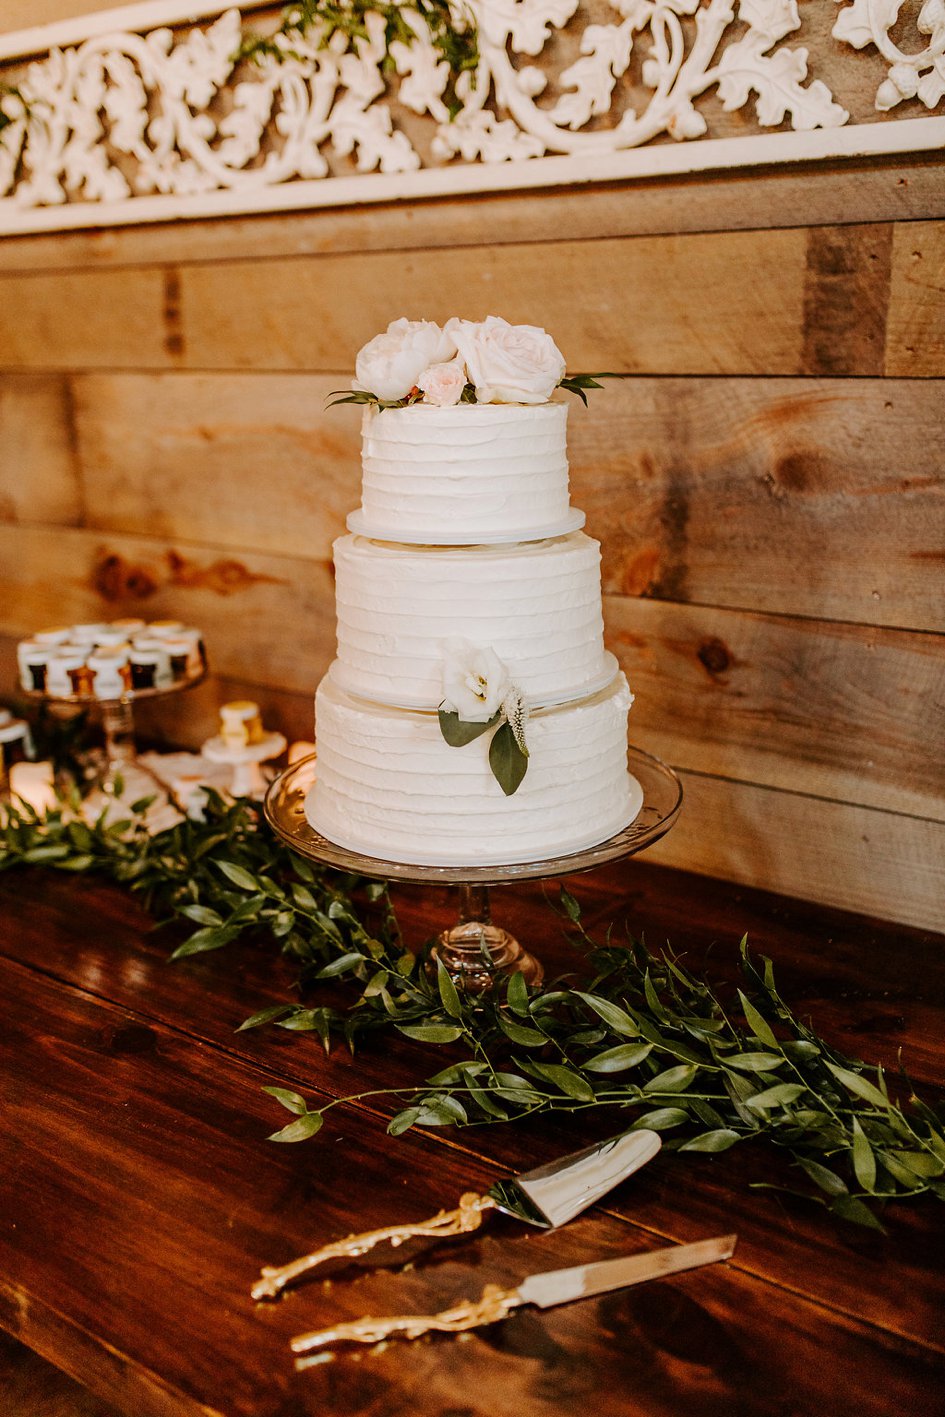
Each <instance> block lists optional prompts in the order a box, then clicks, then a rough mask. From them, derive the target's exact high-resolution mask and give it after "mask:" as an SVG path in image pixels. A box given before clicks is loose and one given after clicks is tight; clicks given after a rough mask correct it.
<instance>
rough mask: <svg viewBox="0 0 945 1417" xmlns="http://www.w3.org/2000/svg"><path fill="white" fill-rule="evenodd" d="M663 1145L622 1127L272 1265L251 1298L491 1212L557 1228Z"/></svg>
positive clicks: (457, 1229)
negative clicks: (449, 1203) (397, 1221)
mask: <svg viewBox="0 0 945 1417" xmlns="http://www.w3.org/2000/svg"><path fill="white" fill-rule="evenodd" d="M659 1149H660V1138H659V1135H658V1133H657V1132H652V1131H649V1130H647V1129H646V1128H639V1129H637V1130H635V1131H634V1130H631V1131H628V1132H622V1133H621V1134H620V1135H619V1136H616V1137H610V1138H609V1139H608V1140H607V1141H601V1142H597V1143H596V1144H595V1145H594V1146H588V1147H584V1148H583V1149H582V1150H581V1151H574V1152H572V1153H571V1154H570V1155H569V1156H562V1157H560V1158H559V1160H557V1161H552V1162H551V1163H550V1164H549V1165H547V1166H538V1167H536V1168H535V1170H533V1171H526V1172H524V1173H523V1174H522V1175H521V1176H513V1177H511V1178H510V1179H509V1180H507V1181H496V1183H495V1184H494V1185H492V1186H490V1187H489V1189H488V1191H486V1193H485V1195H482V1196H480V1195H477V1194H476V1193H475V1191H467V1192H466V1193H465V1194H464V1195H462V1196H460V1198H459V1205H458V1206H457V1208H456V1209H455V1210H441V1211H438V1212H437V1214H436V1215H434V1216H432V1217H431V1218H430V1219H429V1220H424V1221H419V1222H417V1223H415V1224H412V1225H391V1226H386V1227H385V1228H383V1229H381V1230H369V1231H367V1232H365V1233H364V1234H361V1235H347V1236H346V1237H345V1238H344V1239H343V1240H334V1241H332V1243H331V1244H328V1245H323V1246H322V1248H321V1249H319V1250H315V1251H313V1253H312V1254H309V1255H302V1256H301V1258H299V1259H297V1260H292V1262H291V1263H290V1264H285V1265H279V1266H275V1265H267V1266H266V1267H265V1269H263V1270H262V1271H261V1275H260V1278H259V1279H258V1280H257V1282H256V1283H255V1284H254V1285H253V1288H252V1291H251V1292H252V1296H253V1298H254V1299H274V1298H276V1297H277V1296H278V1295H279V1294H280V1293H281V1292H282V1290H283V1289H284V1288H285V1287H286V1285H287V1284H290V1283H291V1282H292V1281H293V1280H294V1279H297V1278H298V1277H299V1276H300V1275H302V1274H306V1273H307V1272H308V1271H309V1270H311V1269H315V1268H316V1266H318V1265H320V1264H324V1263H325V1261H326V1260H330V1259H340V1258H348V1259H351V1258H353V1257H354V1256H355V1255H364V1254H367V1252H368V1250H373V1248H374V1246H375V1245H379V1244H380V1243H381V1242H382V1241H384V1240H387V1241H389V1242H390V1244H391V1245H394V1246H397V1245H401V1244H403V1242H404V1241H405V1240H409V1239H411V1238H413V1237H414V1236H424V1235H425V1236H427V1237H429V1238H432V1239H441V1238H445V1237H446V1236H449V1235H466V1234H469V1233H470V1232H471V1231H473V1230H478V1229H479V1226H480V1225H481V1224H482V1218H483V1215H484V1214H485V1212H487V1211H490V1210H498V1211H501V1213H502V1214H503V1215H511V1216H514V1217H515V1218H516V1219H518V1220H524V1221H525V1222H526V1223H527V1224H529V1225H536V1226H538V1227H539V1228H540V1229H543V1230H551V1229H555V1228H557V1226H559V1225H564V1224H565V1223H566V1222H567V1221H568V1220H571V1219H573V1218H574V1216H575V1215H579V1214H580V1213H581V1211H582V1210H586V1209H587V1207H588V1206H589V1205H593V1204H594V1202H595V1201H596V1200H599V1199H600V1197H601V1196H603V1195H606V1194H607V1192H608V1191H609V1190H611V1189H612V1188H613V1187H614V1186H616V1185H617V1184H618V1182H620V1181H623V1180H625V1179H626V1177H627V1176H631V1175H632V1174H633V1172H634V1171H638V1170H639V1169H640V1167H641V1166H645V1165H646V1163H647V1162H648V1161H652V1159H653V1157H654V1156H655V1155H656V1153H657V1152H658V1151H659Z"/></svg>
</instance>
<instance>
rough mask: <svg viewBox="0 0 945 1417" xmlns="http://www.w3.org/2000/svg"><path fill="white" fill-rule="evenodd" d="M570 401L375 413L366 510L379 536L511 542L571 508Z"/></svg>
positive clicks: (370, 419)
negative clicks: (422, 535) (411, 534)
mask: <svg viewBox="0 0 945 1417" xmlns="http://www.w3.org/2000/svg"><path fill="white" fill-rule="evenodd" d="M567 417H568V408H567V405H566V404H564V403H546V404H536V405H529V406H525V405H521V404H457V405H456V406H454V407H452V408H437V407H435V406H433V405H428V404H414V405H412V406H410V407H408V408H391V409H381V410H377V409H366V410H365V414H364V420H363V423H362V462H363V481H362V492H361V514H362V517H363V518H364V520H365V522H366V523H369V525H370V529H371V531H370V534H371V535H372V536H390V539H391V540H397V534H398V532H403V533H409V532H420V533H429V534H430V537H431V540H433V539H435V535H436V533H440V534H441V535H445V534H448V533H456V532H460V533H471V534H475V535H482V536H483V538H487V537H488V535H489V534H494V535H498V536H501V537H507V536H509V535H510V534H514V533H515V532H516V530H519V529H521V530H527V529H529V528H531V527H535V526H554V525H557V524H559V523H561V522H562V521H564V520H565V519H566V518H567V516H568V513H569V511H570V497H569V489H568V457H567Z"/></svg>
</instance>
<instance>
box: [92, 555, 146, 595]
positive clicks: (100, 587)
mask: <svg viewBox="0 0 945 1417" xmlns="http://www.w3.org/2000/svg"><path fill="white" fill-rule="evenodd" d="M92 584H93V586H94V587H95V589H96V590H97V591H98V593H99V595H100V596H102V598H103V599H104V600H109V601H118V600H128V599H131V600H146V599H147V598H148V596H149V595H153V594H154V592H155V591H156V590H157V581H156V580H155V578H154V576H153V574H152V573H151V571H149V570H148V569H147V568H146V567H145V566H135V565H132V564H131V562H129V561H126V560H125V559H124V557H123V556H119V555H117V554H116V553H114V552H113V553H110V554H106V555H104V556H102V558H101V559H100V561H99V563H98V565H97V566H96V567H95V571H94V573H93V576H92Z"/></svg>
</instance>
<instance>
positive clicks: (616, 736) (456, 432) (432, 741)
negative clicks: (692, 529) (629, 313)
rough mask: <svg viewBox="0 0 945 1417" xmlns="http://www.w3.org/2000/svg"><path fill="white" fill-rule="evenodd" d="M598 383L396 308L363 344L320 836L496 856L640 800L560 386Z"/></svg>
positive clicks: (552, 848)
mask: <svg viewBox="0 0 945 1417" xmlns="http://www.w3.org/2000/svg"><path fill="white" fill-rule="evenodd" d="M592 384H593V380H592V379H589V378H583V379H581V378H578V379H569V378H568V377H567V376H566V373H565V364H564V360H563V358H562V356H561V354H560V352H559V351H558V349H557V348H556V346H555V344H554V342H553V341H552V339H551V338H550V336H548V335H547V334H546V333H545V332H544V331H543V330H539V329H537V328H535V327H533V326H528V325H526V326H522V325H519V326H513V325H509V324H507V323H506V322H505V321H504V320H500V319H497V318H496V317H490V318H489V319H487V320H486V321H484V322H483V323H481V324H473V323H470V322H467V321H461V320H451V321H450V322H449V323H448V324H447V325H446V326H445V327H444V328H443V329H440V327H439V326H437V325H435V324H432V323H430V322H428V321H408V320H398V321H396V322H395V323H394V324H392V325H391V326H390V327H389V328H388V330H387V333H386V334H384V335H379V336H378V337H377V338H376V339H374V340H372V341H371V342H370V343H369V344H367V345H366V346H365V347H364V349H362V351H361V353H360V354H359V356H358V362H357V378H356V381H355V384H354V390H355V392H354V393H352V394H351V395H348V396H347V397H348V398H349V399H350V400H353V401H356V402H359V403H364V404H365V405H366V407H365V413H364V423H363V482H362V503H361V507H360V508H359V509H358V510H357V511H355V512H353V513H352V514H351V516H349V518H348V527H349V535H347V536H342V537H340V538H339V539H338V540H337V541H336V542H335V545H334V560H335V572H336V599H337V611H338V654H337V658H336V659H335V661H334V663H333V664H332V666H331V668H330V670H329V672H328V674H327V675H326V677H325V678H324V679H323V680H322V682H321V684H320V685H319V687H318V692H317V695H316V700H315V703H316V740H317V749H318V760H317V770H316V780H315V785H314V787H313V788H312V791H311V793H310V794H309V797H308V799H307V801H306V814H307V816H308V819H309V821H310V823H311V824H312V826H313V827H314V828H315V829H316V830H317V831H319V832H320V833H321V834H322V835H323V836H325V837H326V838H328V840H330V841H333V842H335V843H336V844H338V845H341V846H344V847H347V848H349V849H351V850H354V851H358V852H361V853H363V854H365V855H370V856H374V857H380V858H382V859H384V860H389V861H400V862H410V863H414V864H417V865H455V866H473V865H504V864H509V863H514V862H523V861H534V860H543V859H545V858H549V857H554V856H560V855H566V854H568V853H572V852H576V851H580V850H583V849H584V848H586V847H590V846H593V845H596V844H597V843H599V842H601V841H604V840H606V839H607V838H608V837H610V836H612V835H613V834H614V833H615V832H617V831H619V830H621V829H622V828H623V827H625V826H626V825H627V824H628V823H629V822H630V821H632V820H633V818H634V816H635V815H636V813H637V812H638V811H639V809H640V805H641V793H640V789H639V787H638V784H637V783H636V782H635V780H634V779H633V778H632V777H631V776H630V775H629V773H628V771H627V713H628V710H629V708H630V704H631V702H632V695H631V694H630V691H629V689H628V687H627V681H626V679H625V678H624V676H623V674H622V673H621V672H620V671H619V669H618V666H617V662H616V660H615V659H614V657H613V656H612V655H611V654H609V653H607V652H606V651H605V649H604V642H603V621H602V616H601V584H600V547H599V545H598V543H597V542H596V541H593V540H592V539H591V538H590V537H588V536H585V535H584V533H583V532H582V531H581V530H580V527H581V526H582V525H583V522H584V515H583V513H582V512H579V511H576V510H575V509H574V508H572V507H571V504H570V495H569V487H568V460H567V449H566V423H567V414H568V409H567V405H566V404H565V403H564V402H563V401H561V396H560V395H558V397H557V398H555V397H553V396H554V394H555V391H556V390H557V389H559V388H562V387H563V388H565V389H571V390H573V391H581V390H582V389H583V388H586V387H588V386H591V385H592Z"/></svg>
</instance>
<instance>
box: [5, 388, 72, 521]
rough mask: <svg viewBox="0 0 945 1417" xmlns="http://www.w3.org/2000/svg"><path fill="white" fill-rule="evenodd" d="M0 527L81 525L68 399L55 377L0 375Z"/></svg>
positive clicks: (70, 403) (66, 390)
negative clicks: (1, 524)
mask: <svg viewBox="0 0 945 1417" xmlns="http://www.w3.org/2000/svg"><path fill="white" fill-rule="evenodd" d="M0 450H2V454H0V522H20V521H22V522H50V523H52V524H53V525H56V524H59V525H66V526H68V525H70V524H72V523H75V522H77V521H79V520H80V518H81V513H82V497H81V489H80V486H79V475H78V467H77V463H76V458H75V449H74V429H73V422H72V394H71V389H70V387H69V384H68V381H67V380H66V379H64V378H62V377H61V376H59V375H54V374H53V375H49V374H0Z"/></svg>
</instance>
